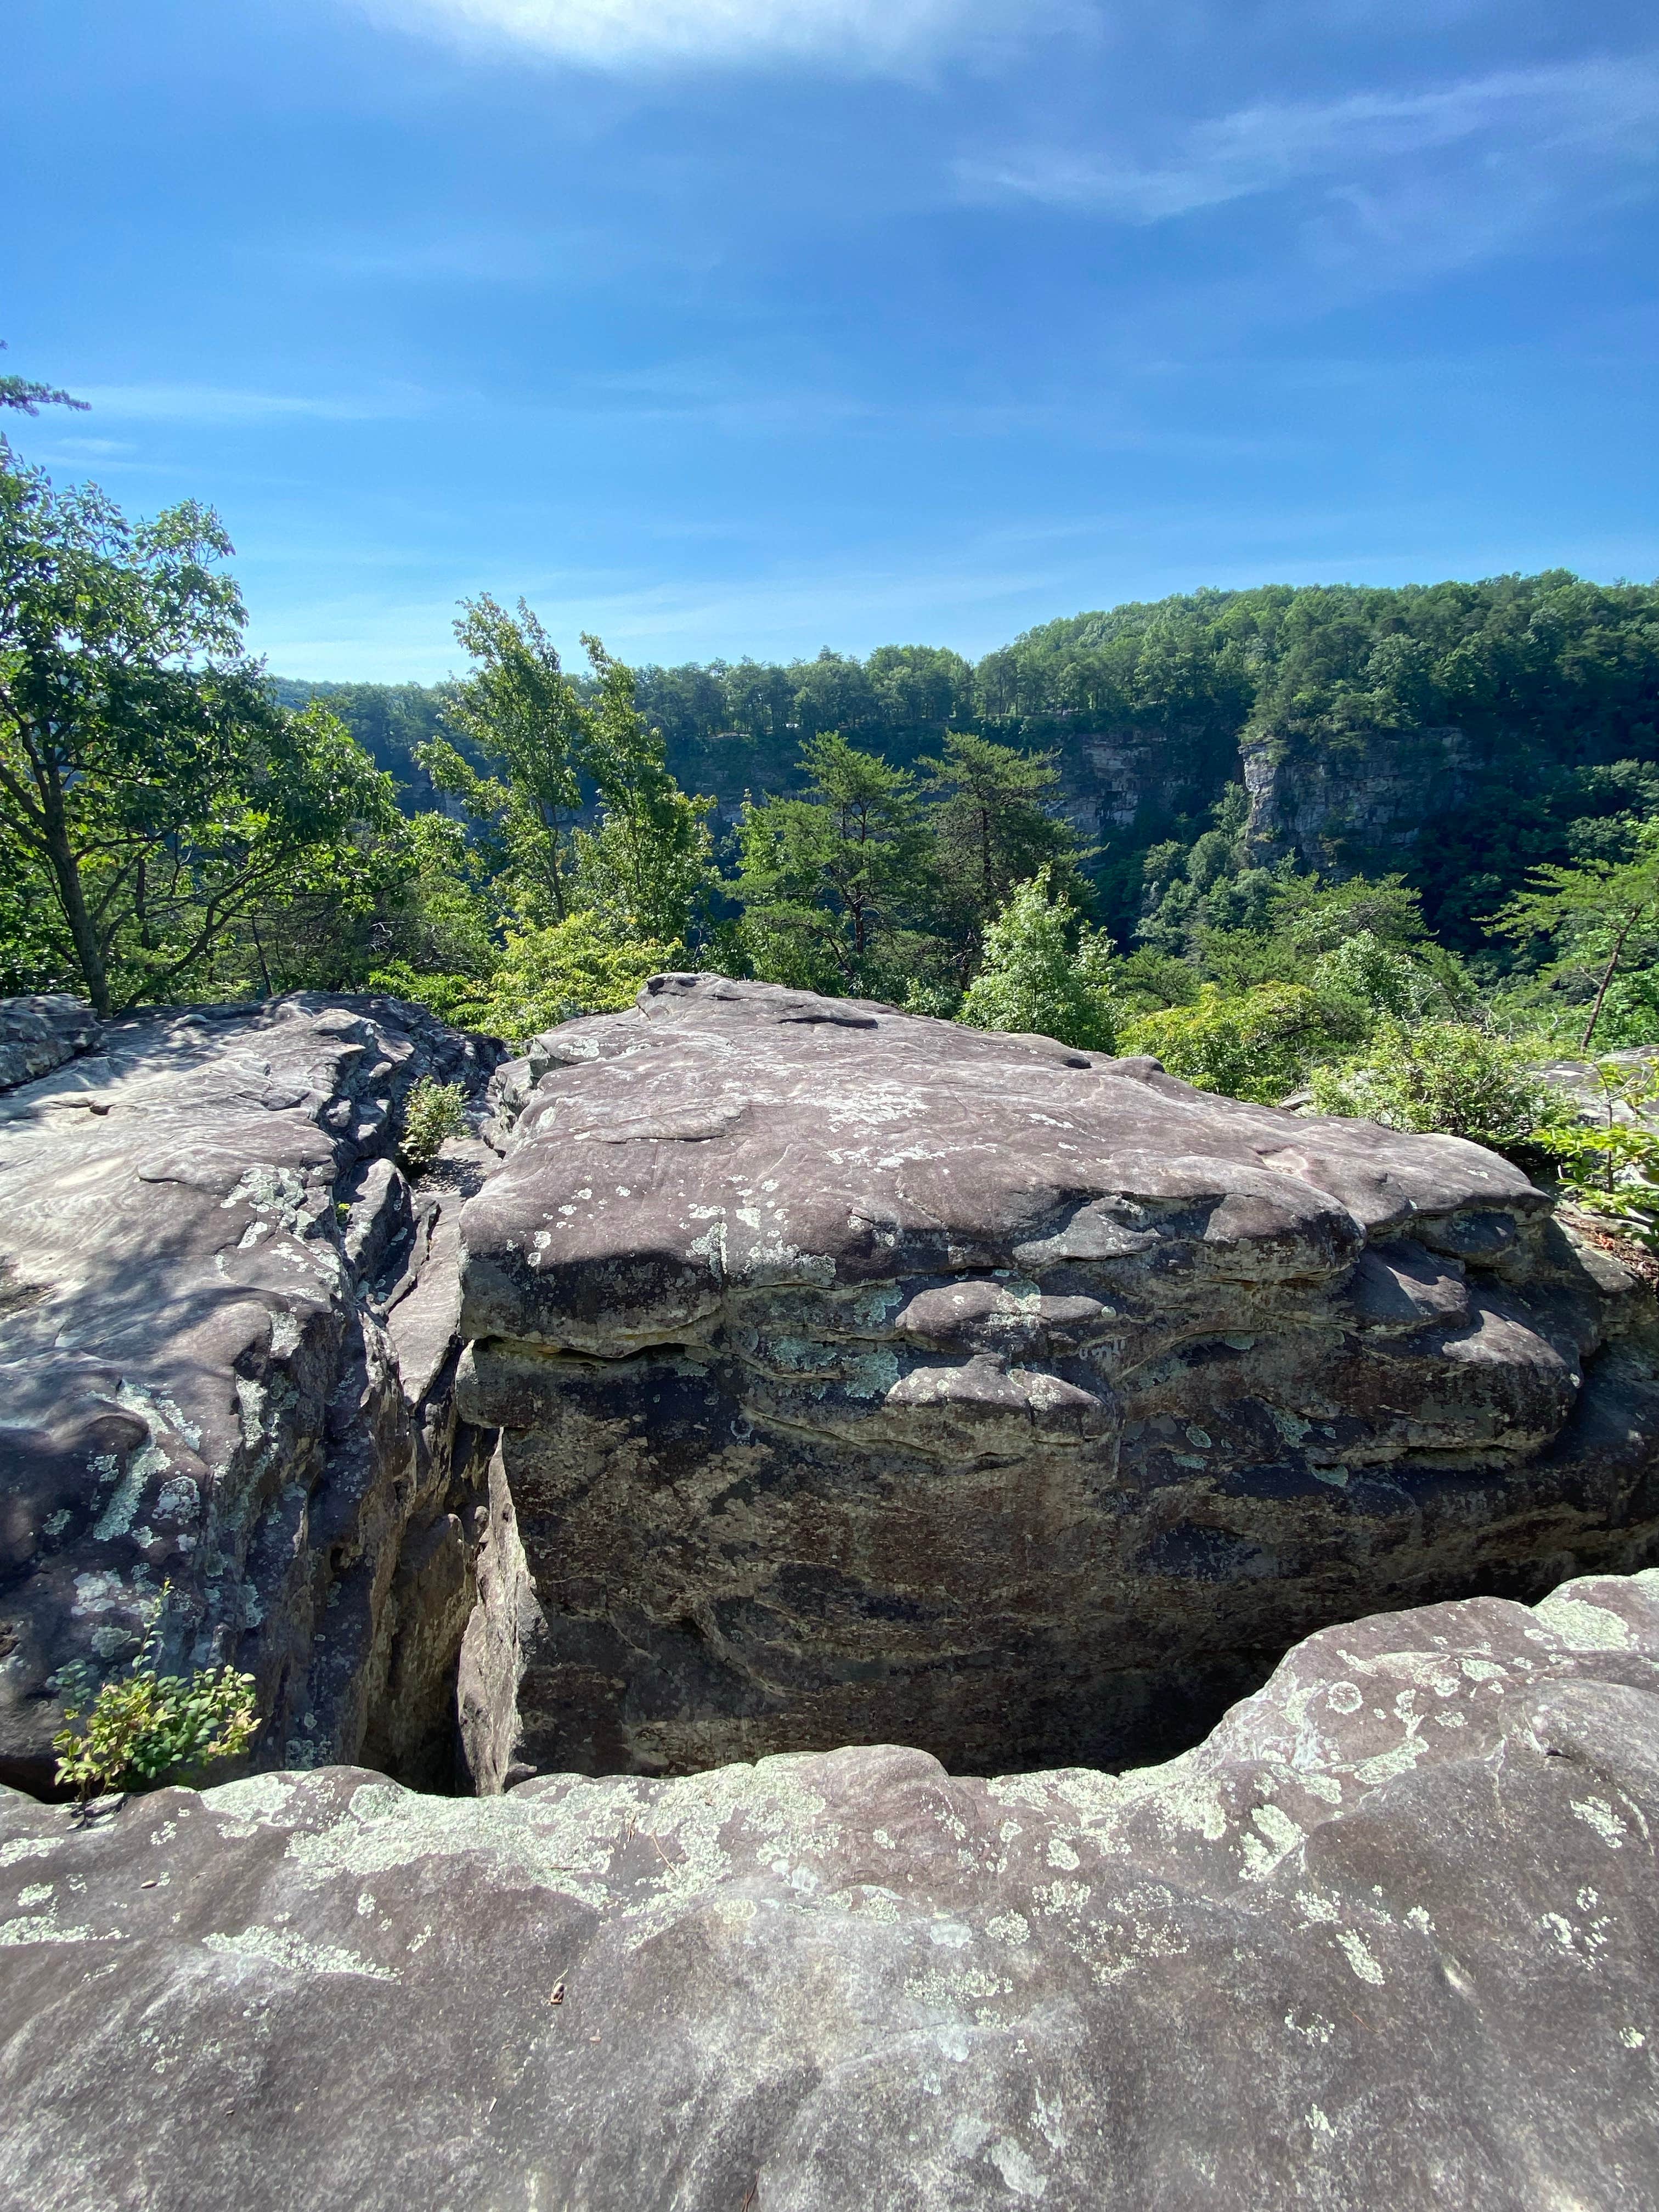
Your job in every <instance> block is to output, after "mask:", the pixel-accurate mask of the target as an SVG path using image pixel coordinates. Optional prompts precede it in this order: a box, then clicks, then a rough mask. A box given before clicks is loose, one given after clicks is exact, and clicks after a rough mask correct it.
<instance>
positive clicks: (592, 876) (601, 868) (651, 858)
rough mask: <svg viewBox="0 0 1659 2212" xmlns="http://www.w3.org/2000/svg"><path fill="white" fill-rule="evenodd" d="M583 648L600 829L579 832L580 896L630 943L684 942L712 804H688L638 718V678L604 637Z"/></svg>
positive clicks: (658, 744)
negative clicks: (590, 690) (588, 671)
mask: <svg viewBox="0 0 1659 2212" xmlns="http://www.w3.org/2000/svg"><path fill="white" fill-rule="evenodd" d="M582 643H583V645H584V646H585V647H586V649H587V657H588V659H589V661H590V662H591V664H592V670H593V678H594V684H595V696H594V699H593V701H592V706H591V707H590V708H588V710H587V720H586V739H585V759H586V767H587V769H588V772H589V773H590V774H591V775H592V778H593V781H594V783H595V784H596V785H597V786H598V787H599V827H598V829H594V830H592V831H588V830H578V831H577V833H576V866H577V872H578V877H579V880H580V888H581V891H582V894H583V896H584V898H585V899H586V902H588V903H590V904H591V905H592V906H593V907H594V908H597V909H598V910H599V912H600V913H601V914H602V915H605V917H606V918H607V919H609V920H610V921H611V922H612V924H613V925H614V926H615V927H617V929H619V930H620V931H622V932H623V933H624V934H627V935H629V936H632V937H635V938H638V939H642V940H655V941H657V942H659V943H665V944H667V943H676V942H684V939H686V938H687V937H688V936H689V934H690V927H691V918H692V914H693V911H694V909H695V908H696V905H697V903H698V902H699V900H700V899H701V897H702V895H703V893H704V891H705V890H707V888H708V884H709V881H710V878H711V875H712V872H713V871H712V857H711V850H710V845H709V838H708V829H707V828H706V827H705V823H704V817H705V816H706V815H707V814H708V812H709V811H710V809H711V808H712V807H713V805H714V801H713V799H691V798H688V796H687V795H686V793H684V792H683V791H682V790H681V789H680V787H679V785H678V783H677V782H676V781H674V778H673V776H672V775H671V774H670V773H669V769H668V763H667V758H666V755H665V750H664V746H663V739H662V732H661V731H660V730H656V729H653V728H652V727H650V726H649V725H648V724H647V721H646V720H645V717H644V716H643V715H642V714H641V712H640V710H639V707H638V704H637V702H636V698H635V676H634V671H633V670H632V669H631V668H628V667H625V666H624V665H623V663H622V662H621V661H620V660H615V659H612V658H611V655H610V654H609V653H607V652H606V651H605V647H604V646H603V645H602V644H601V643H600V642H599V639H598V638H596V637H586V636H585V637H584V638H583V640H582Z"/></svg>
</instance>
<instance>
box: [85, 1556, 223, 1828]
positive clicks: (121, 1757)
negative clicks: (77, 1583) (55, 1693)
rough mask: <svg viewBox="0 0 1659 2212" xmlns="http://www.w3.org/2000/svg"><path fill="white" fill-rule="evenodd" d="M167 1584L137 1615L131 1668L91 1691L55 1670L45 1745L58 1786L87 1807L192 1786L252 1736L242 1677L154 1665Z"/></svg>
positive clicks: (214, 1670)
mask: <svg viewBox="0 0 1659 2212" xmlns="http://www.w3.org/2000/svg"><path fill="white" fill-rule="evenodd" d="M169 1589H171V1584H169V1583H163V1584H162V1586H161V1590H160V1592H159V1593H158V1594H157V1595H156V1596H155V1599H154V1600H153V1601H151V1602H150V1604H149V1606H147V1607H145V1610H144V1632H145V1633H144V1641H143V1645H142V1647H141V1648H140V1650H139V1653H138V1656H137V1658H136V1659H135V1660H134V1662H133V1663H132V1666H131V1669H130V1670H129V1671H128V1673H127V1674H125V1675H117V1676H115V1677H113V1678H112V1680H109V1681H106V1682H105V1683H103V1684H102V1685H101V1686H100V1687H99V1688H98V1689H97V1691H96V1692H94V1689H93V1686H92V1682H91V1679H90V1677H89V1675H88V1672H87V1670H86V1669H85V1668H81V1667H72V1668H64V1673H63V1675H62V1676H61V1677H60V1680H62V1682H63V1686H64V1689H65V1691H66V1692H67V1693H68V1701H67V1703H66V1705H65V1708H64V1722H65V1726H64V1728H63V1729H60V1730H59V1732H58V1735H55V1736H54V1737H53V1738H52V1749H53V1750H54V1751H55V1752H56V1753H58V1781H59V1782H60V1783H62V1784H67V1785H69V1786H70V1787H72V1788H73V1789H75V1790H76V1792H77V1793H78V1794H79V1796H80V1797H81V1798H82V1802H84V1801H85V1800H86V1799H87V1798H88V1797H92V1796H100V1795H103V1794H105V1793H107V1792H112V1791H116V1790H125V1791H129V1792H136V1791H138V1790H156V1789H159V1788H160V1787H161V1785H162V1784H164V1783H168V1782H176V1783H192V1782H197V1781H199V1780H200V1779H201V1778H203V1777H204V1775H205V1773H206V1772H207V1771H208V1769H209V1768H210V1767H212V1766H214V1765H217V1764H218V1763H219V1762H220V1761H221V1760H222V1759H234V1758H235V1757H236V1755H237V1754H238V1753H240V1752H243V1751H246V1749H247V1747H248V1746H249V1744H251V1743H252V1741H253V1739H254V1737H255V1735H257V1734H258V1728H259V1717H258V1709H257V1707H256V1706H255V1704H254V1686H253V1677H252V1674H238V1673H237V1672H236V1671H235V1669H234V1668H231V1667H228V1666H226V1667H206V1668H197V1670H196V1672H195V1673H194V1674H162V1673H161V1671H160V1669H159V1668H157V1666H156V1664H155V1661H156V1658H157V1656H158V1655H159V1649H160V1644H161V1617H162V1614H163V1613H164V1612H165V1610H166V1607H167V1595H168V1591H169Z"/></svg>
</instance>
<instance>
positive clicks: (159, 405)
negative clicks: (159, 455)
mask: <svg viewBox="0 0 1659 2212" xmlns="http://www.w3.org/2000/svg"><path fill="white" fill-rule="evenodd" d="M79 396H80V397H81V398H83V399H85V400H87V401H88V403H89V404H90V405H91V406H92V407H93V409H94V410H95V411H96V412H97V413H99V414H100V415H101V416H103V417H104V418H105V419H106V421H110V422H193V423H201V424H210V423H211V424H218V423H246V422H280V421H283V419H285V418H293V417H296V416H298V417H304V418H307V419H309V420H311V421H313V422H382V421H398V420H406V419H407V418H409V417H410V416H416V415H423V414H425V413H426V412H427V410H428V406H429V404H430V402H429V400H428V397H427V395H426V394H424V393H423V392H419V391H417V390H416V387H415V386H412V385H404V386H392V387H388V388H386V389H384V390H382V391H380V392H365V393H356V394H349V393H341V394H337V393H329V392H259V391H249V390H246V389H243V388H240V387H237V386H227V385H220V384H159V383H158V384H93V385H85V386H82V387H81V390H80V394H79Z"/></svg>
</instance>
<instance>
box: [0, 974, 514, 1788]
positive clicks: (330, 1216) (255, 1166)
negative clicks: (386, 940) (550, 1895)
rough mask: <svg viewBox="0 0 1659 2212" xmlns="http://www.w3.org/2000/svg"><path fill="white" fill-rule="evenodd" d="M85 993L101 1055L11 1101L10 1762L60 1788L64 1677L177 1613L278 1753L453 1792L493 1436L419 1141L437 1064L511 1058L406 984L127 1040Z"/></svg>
mask: <svg viewBox="0 0 1659 2212" xmlns="http://www.w3.org/2000/svg"><path fill="white" fill-rule="evenodd" d="M64 1004H65V1005H67V1006H69V1007H70V1009H71V1011H70V1013H69V1014H66V1015H64V1018H63V1019H62V1020H58V1018H57V1016H56V1014H53V1016H52V1021H51V1023H50V1024H48V1026H49V1027H50V1028H51V1029H52V1031H53V1034H54V1035H55V1036H58V1037H60V1038H62V1037H64V1036H69V1037H70V1039H71V1040H72V1041H74V1042H76V1048H77V1049H78V1051H79V1055H80V1056H78V1057H70V1054H69V1051H68V1050H67V1049H65V1050H64V1051H62V1052H59V1053H58V1060H60V1061H62V1062H63V1064H62V1065H61V1066H58V1068H57V1071H56V1073H49V1074H47V1075H46V1076H45V1077H44V1078H41V1079H36V1080H33V1081H27V1082H25V1083H23V1084H22V1085H21V1087H19V1088H15V1089H12V1090H10V1091H7V1092H5V1093H4V1094H3V1095H0V1776H3V1777H4V1778H7V1779H9V1780H11V1781H14V1782H17V1783H21V1784H26V1785H27V1786H28V1787H30V1788H41V1787H44V1786H46V1785H47V1784H49V1782H50V1779H51V1776H52V1753H51V1737H52V1732H53V1730H54V1729H55V1728H56V1727H57V1726H58V1725H59V1724H60V1721H59V1714H60V1710H61V1702H62V1701H61V1698H60V1696H59V1695H58V1691H59V1690H60V1689H61V1686H62V1685H61V1675H62V1670H63V1669H64V1668H65V1667H66V1666H69V1665H71V1664H76V1665H83V1666H89V1667H90V1668H92V1669H93V1670H94V1674H97V1673H100V1672H106V1671H107V1670H109V1669H110V1668H115V1667H118V1666H120V1665H121V1664H123V1663H125V1661H127V1660H128V1659H130V1658H131V1656H132V1655H133V1653H134V1652H135V1651H136V1650H137V1647H138V1643H139V1638H140V1633H141V1630H142V1626H143V1618H144V1615H145V1613H146V1609H147V1608H154V1607H156V1606H158V1605H160V1607H161V1614H160V1620H159V1622H158V1628H159V1633H160V1636H161V1661H162V1663H163V1665H164V1666H166V1667H167V1668H173V1669H183V1668H187V1667H189V1666H190V1665H191V1664H192V1663H194V1664H205V1663H209V1662H217V1661H219V1660H221V1659H234V1661H235V1662H236V1663H237V1664H238V1665H239V1666H240V1667H242V1668H246V1669H247V1670H248V1671H250V1672H252V1674H253V1675H254V1677H255V1679H256V1681H257V1684H258V1695H259V1703H260V1711H261V1714H262V1716H263V1717H264V1732H263V1735H262V1737H261V1740H260V1744H259V1747H258V1753H257V1754H256V1755H257V1757H258V1760H259V1761H260V1762H261V1763H263V1764H264V1765H287V1766H295V1765H308V1764H316V1763H320V1762H322V1761H325V1760H329V1759H362V1760H363V1761H365V1762H366V1763H368V1764H370V1765H380V1766H384V1767H386V1768H387V1769H388V1770H389V1771H393V1772H396V1773H399V1774H402V1775H404V1776H405V1777H406V1778H410V1779H412V1780H422V1781H432V1782H443V1783H447V1782H448V1781H449V1779H450V1778H451V1775H452V1772H453V1756H454V1731H455V1720H454V1700H455V1668H456V1655H457V1652H458V1650H459V1645H460V1643H461V1640H462V1637H463V1634H464V1632H465V1629H466V1626H467V1623H468V1620H469V1618H470V1616H471V1612H472V1609H473V1607H474V1604H475V1601H476V1597H477V1591H476V1587H475V1584H476V1579H477V1577H476V1571H475V1568H476V1555H477V1547H478V1543H479V1541H480V1539H481V1536H482V1534H483V1528H484V1515H485V1510H486V1501H485V1486H486V1480H487V1462H488V1458H489V1448H490V1444H491V1443H493V1439H485V1440H483V1441H482V1443H481V1442H480V1440H479V1439H477V1437H474V1436H473V1434H472V1432H471V1431H470V1430H468V1429H466V1428H465V1426H464V1425H462V1426H460V1427H459V1428H458V1426H457V1423H456V1419H455V1412H454V1407H453V1395H452V1393H451V1389H450V1383H451V1379H452V1377H453V1369H454V1355H455V1351H456V1348H457V1338H456V1322H457V1317H458V1314H459V1292H458V1261H457V1251H456V1231H457V1226H458V1222H459V1209H460V1205H461V1201H462V1197H463V1195H464V1188H465V1187H470V1184H469V1177H468V1173H467V1170H468V1156H467V1148H466V1147H465V1146H461V1147H460V1148H459V1151H458V1152H457V1153H456V1155H455V1157H454V1158H453V1161H452V1163H451V1166H452V1169H453V1173H451V1175H450V1183H451V1185H452V1186H453V1187H446V1188H439V1187H438V1186H437V1185H436V1184H435V1185H434V1186H433V1187H432V1188H428V1189H426V1190H425V1191H423V1192H422V1194H419V1196H418V1198H417V1199H416V1200H412V1199H411V1194H410V1188H409V1187H408V1185H407V1183H406V1182H405V1181H404V1176H403V1175H402V1174H401V1173H400V1171H399V1170H398V1167H397V1166H396V1164H394V1162H393V1160H392V1157H391V1155H392V1150H393V1144H394V1139H395V1135H396V1130H397V1124H398V1109H399V1105H400V1102H401V1099H402V1097H403V1096H404V1092H405V1091H407V1089H408V1087H409V1086H410V1084H411V1083H412V1082H413V1081H414V1080H415V1079H416V1077H418V1076H419V1075H421V1074H425V1073H430V1074H432V1075H434V1076H435V1077H437V1078H439V1079H462V1080H464V1081H465V1082H466V1083H467V1084H468V1085H470V1086H471V1087H472V1088H473V1089H474V1090H476V1091H482V1089H483V1083H484V1080H485V1079H486V1078H487V1076H488V1075H489V1072H490V1069H491V1067H492V1066H493V1065H494V1062H495V1059H496V1058H498V1057H499V1048H496V1047H494V1046H490V1045H480V1044H478V1043H476V1042H471V1041H468V1040H465V1039H463V1038H461V1037H459V1036H457V1035H456V1034H455V1033H454V1032H453V1031H450V1030H445V1029H444V1028H443V1027H442V1025H441V1024H438V1023H436V1022H435V1021H434V1020H433V1019H432V1018H431V1017H430V1016H428V1015H427V1014H425V1013H424V1012H422V1011H421V1010H419V1009H416V1008H414V1007H410V1006H402V1005H400V1004H398V1003H397V1002H395V1001H392V1000H384V999H324V998H316V997H304V996H302V997H296V998H290V999H286V1000H275V1001H272V1002H271V1003H270V1004H269V1005H264V1006H241V1007H220V1008H210V1009H198V1010H195V1011H189V1012H182V1011H181V1012H173V1013H171V1014H161V1015H151V1016H144V1017H142V1018H134V1019H130V1020H126V1021H118V1022H113V1023H111V1024H108V1025H107V1026H106V1028H105V1030H103V1032H102V1036H101V1040H100V1038H99V1036H98V1035H97V1033H96V1030H95V1027H94V1030H93V1031H92V1033H91V1034H89V1035H86V1036H82V1034H81V1033H82V1031H83V1030H85V1028H86V1023H85V1012H84V1009H82V1010H80V1012H79V1014H78V1015H76V1014H74V1012H73V1002H64ZM43 1005H45V1006H48V1009H49V1011H50V1007H51V1002H44V1001H32V1002H24V1003H23V1005H22V1006H21V1010H18V1009H16V1008H15V1007H14V1008H13V1009H9V1010H8V1015H7V1018H6V1019H5V1020H4V1021H3V1022H0V1036H7V1035H10V1034H12V1033H14V1032H15V1031H18V1030H22V1029H24V1028H26V1027H27V1022H28V1021H29V1020H33V1019H34V1018H35V1017H36V1011H37V1009H38V1008H39V1007H40V1006H43ZM59 1011H61V1008H60V1009H59ZM77 1024H78V1027H77ZM48 1064H50V1063H48ZM471 1152H472V1153H474V1154H480V1153H481V1152H482V1147H479V1146H476V1145H475V1146H472V1147H471ZM470 1181H471V1183H476V1181H477V1176H476V1174H474V1175H472V1176H471V1179H470ZM475 1524H476V1525H475ZM491 1541H493V1537H492V1540H491ZM508 1548H509V1549H510V1544H509V1547H508ZM495 1580H496V1581H497V1582H498V1581H499V1580H500V1577H499V1575H496V1576H495ZM164 1586H165V1588H166V1592H167V1594H166V1597H165V1601H163V1600H162V1598H161V1593H162V1591H163V1589H164ZM512 1599H513V1593H512V1592H511V1591H509V1592H507V1595H506V1596H505V1597H504V1599H503V1602H504V1603H507V1604H508V1611H509V1614H511V1613H512V1604H511V1602H510V1601H511V1600H512Z"/></svg>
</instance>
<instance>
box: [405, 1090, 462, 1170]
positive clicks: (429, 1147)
mask: <svg viewBox="0 0 1659 2212" xmlns="http://www.w3.org/2000/svg"><path fill="white" fill-rule="evenodd" d="M465 1127H466V1093H465V1091H463V1090H462V1088H461V1086H460V1085H459V1083H435V1082H434V1081H433V1080H432V1078H431V1077H430V1076H429V1075H423V1076H422V1078H421V1079H420V1081H419V1082H418V1083H417V1084H416V1085H415V1088H414V1089H413V1090H412V1091H410V1094H409V1096H408V1097H407V1098H405V1099H404V1132H403V1136H402V1139H400V1141H399V1143H398V1151H399V1152H401V1153H402V1155H403V1158H404V1162H405V1164H407V1165H408V1166H410V1167H415V1168H423V1167H427V1166H428V1165H429V1164H431V1162H432V1161H434V1160H435V1159H436V1158H437V1157H438V1154H439V1152H441V1150H442V1147H443V1141H444V1139H445V1138H446V1137H453V1136H457V1135H459V1133H460V1132H461V1131H462V1130H463V1129H464V1128H465Z"/></svg>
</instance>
